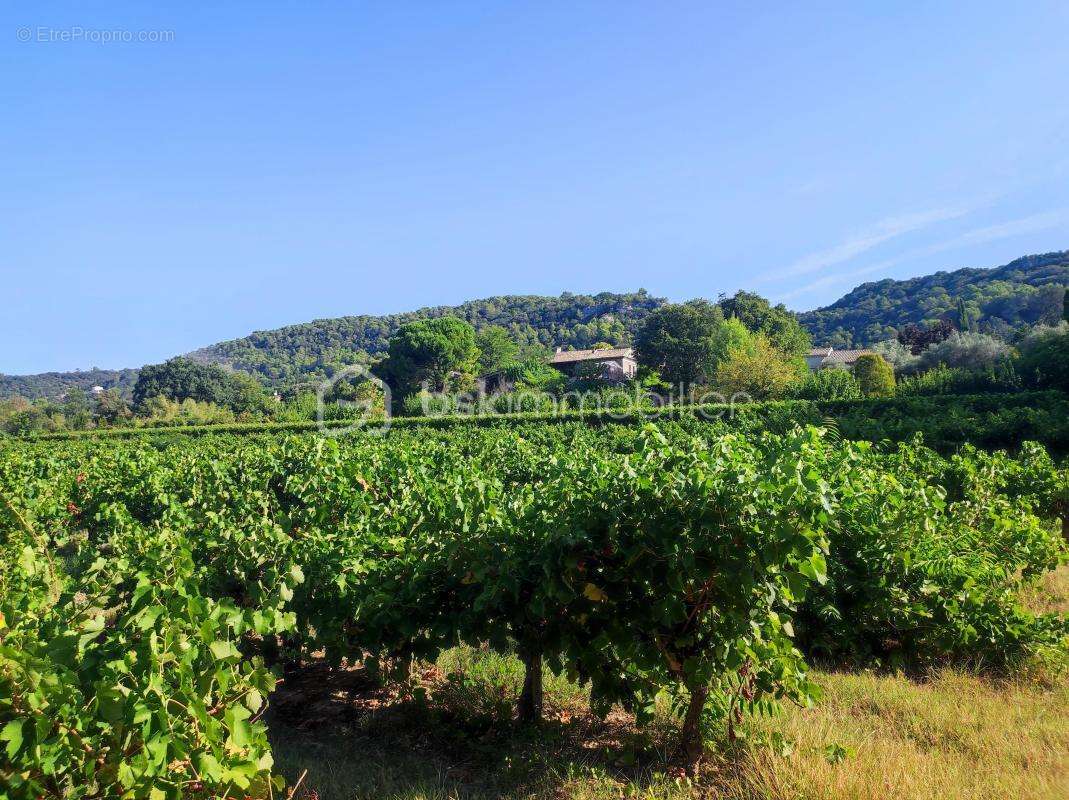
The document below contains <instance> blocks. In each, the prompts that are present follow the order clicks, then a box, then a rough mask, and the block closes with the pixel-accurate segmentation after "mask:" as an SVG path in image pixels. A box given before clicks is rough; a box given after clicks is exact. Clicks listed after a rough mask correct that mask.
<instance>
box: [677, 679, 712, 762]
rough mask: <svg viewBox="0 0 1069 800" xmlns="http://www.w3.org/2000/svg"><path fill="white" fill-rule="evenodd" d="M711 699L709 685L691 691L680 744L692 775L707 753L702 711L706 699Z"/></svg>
mask: <svg viewBox="0 0 1069 800" xmlns="http://www.w3.org/2000/svg"><path fill="white" fill-rule="evenodd" d="M708 699H709V687H708V686H700V687H698V688H696V689H694V690H692V691H691V693H690V705H688V706H687V714H686V716H685V717H684V718H683V730H682V732H681V734H680V744H681V745H682V748H683V759H684V763H685V766H686V769H687V772H688V773H689V774H691V775H693V774H694V773H695V771H696V770H697V769H698V763H699V762H700V761H701V760H702V756H704V755H705V739H704V738H703V737H702V711H703V710H704V709H705V701H706V700H708Z"/></svg>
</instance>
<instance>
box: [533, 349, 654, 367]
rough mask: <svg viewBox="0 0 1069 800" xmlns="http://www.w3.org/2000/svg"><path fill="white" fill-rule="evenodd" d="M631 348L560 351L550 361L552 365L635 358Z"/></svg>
mask: <svg viewBox="0 0 1069 800" xmlns="http://www.w3.org/2000/svg"><path fill="white" fill-rule="evenodd" d="M634 357H635V356H634V354H633V352H632V350H631V348H630V347H611V348H605V349H604V350H558V351H557V352H556V353H554V354H553V357H552V358H551V359H550V360H549V363H551V364H571V363H573V362H575V361H604V360H605V359H609V358H634Z"/></svg>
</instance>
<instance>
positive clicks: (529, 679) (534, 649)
mask: <svg viewBox="0 0 1069 800" xmlns="http://www.w3.org/2000/svg"><path fill="white" fill-rule="evenodd" d="M522 657H523V691H522V692H521V693H520V700H519V703H518V704H517V710H518V712H519V718H520V721H521V722H541V720H542V647H541V645H532V646H528V647H526V648H525V649H524V652H523V653H522Z"/></svg>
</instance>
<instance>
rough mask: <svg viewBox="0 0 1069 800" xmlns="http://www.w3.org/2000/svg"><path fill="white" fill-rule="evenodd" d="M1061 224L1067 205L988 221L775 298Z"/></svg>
mask: <svg viewBox="0 0 1069 800" xmlns="http://www.w3.org/2000/svg"><path fill="white" fill-rule="evenodd" d="M1059 226H1064V227H1066V228H1067V229H1069V208H1060V209H1056V210H1054V211H1045V212H1043V213H1041V214H1033V215H1031V216H1028V217H1022V218H1020V219H1015V220H1010V221H1008V222H1001V223H999V224H997V225H988V226H985V227H983V228H974V229H973V230H971V231H966V232H965V233H963V234H960V235H959V236H954V237H952V238H950V239H946V240H944V241H942V242H936V243H934V244H930V245H927V246H926V247H920V248H916V249H914V250H910V251H908V252H906V253H903V254H902V255H899V256H895V257H894V258H888V259H884V260H883V261H879V262H877V263H875V264H870V265H868V266H866V267H863V268H861V269H854V270H848V271H846V272H837V273H835V274H833V275H825V276H823V277H821V278H818V279H817V280H815V281H811V282H810V283H807V284H805V285H804V286H800V287H798V288H797V289H792V290H791V291H789V292H785V293H783V294H780V295H777V297H776V298H775V299H776V300H777V301H778V302H781V303H782V302H786V301H788V300H791V299H793V298H795V297H799V296H801V295H804V294H808V293H810V292H814V291H816V290H817V289H823V288H825V287H827V286H834V285H836V284H841V283H845V282H847V281H849V280H852V279H857V278H860V277H863V276H865V275H871V274H872V273H874V272H885V271H886V270H888V269H890V268H891V267H893V266H895V265H897V264H901V263H902V262H903V261H915V260H918V259H922V258H929V257H931V256H934V255H938V254H939V253H945V252H947V251H950V250H959V249H961V248H963V247H970V246H972V245H977V244H986V243H987V242H994V241H998V240H999V239H1009V238H1011V237H1013V236H1020V235H1022V234H1025V233H1035V232H1036V231H1044V230H1050V229H1051V228H1057V227H1059Z"/></svg>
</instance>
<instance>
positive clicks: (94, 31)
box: [15, 25, 175, 44]
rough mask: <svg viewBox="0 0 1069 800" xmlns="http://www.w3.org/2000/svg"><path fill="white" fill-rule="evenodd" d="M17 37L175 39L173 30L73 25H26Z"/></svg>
mask: <svg viewBox="0 0 1069 800" xmlns="http://www.w3.org/2000/svg"><path fill="white" fill-rule="evenodd" d="M15 38H16V39H17V40H18V41H20V42H42V43H55V42H89V43H91V44H133V43H136V42H148V43H152V44H157V43H169V42H173V41H174V39H175V33H174V31H173V30H130V29H128V28H108V29H105V28H83V27H82V26H81V25H72V26H71V27H69V28H50V27H46V26H43V25H38V26H35V27H30V26H25V27H22V28H18V29H17V30H16V31H15Z"/></svg>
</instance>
